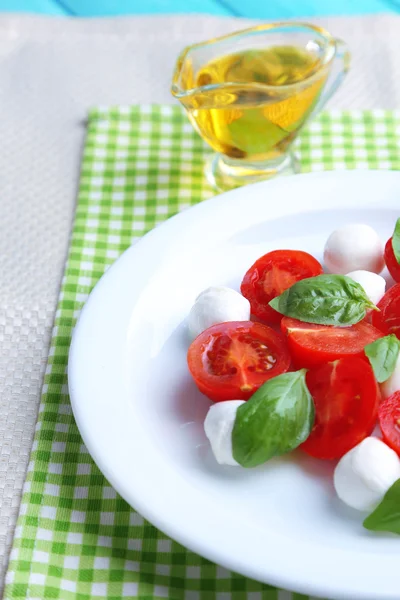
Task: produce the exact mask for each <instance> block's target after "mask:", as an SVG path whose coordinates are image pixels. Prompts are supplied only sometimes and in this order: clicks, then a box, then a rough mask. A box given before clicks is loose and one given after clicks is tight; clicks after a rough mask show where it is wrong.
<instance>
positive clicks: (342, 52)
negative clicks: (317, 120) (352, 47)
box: [313, 38, 351, 116]
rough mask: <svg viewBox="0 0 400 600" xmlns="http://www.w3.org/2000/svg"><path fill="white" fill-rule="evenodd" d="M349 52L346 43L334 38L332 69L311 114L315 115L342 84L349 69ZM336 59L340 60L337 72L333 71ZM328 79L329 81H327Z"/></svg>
mask: <svg viewBox="0 0 400 600" xmlns="http://www.w3.org/2000/svg"><path fill="white" fill-rule="evenodd" d="M350 56H351V55H350V52H349V49H348V47H347V44H345V42H343V40H340V39H339V38H336V39H335V56H334V57H333V61H332V71H331V74H330V75H329V78H328V82H327V84H328V85H327V86H326V88H325V89H324V90H323V92H322V94H321V96H320V98H319V100H318V102H317V105H316V107H315V108H314V111H313V116H315V115H317V114H318V113H319V112H320V111H321V110H322V109H323V108H324V106H325V104H326V103H327V102H328V100H330V98H332V96H333V95H334V93H335V92H336V90H337V89H338V88H339V87H340V86H341V85H342V82H343V79H344V78H345V77H346V75H347V73H348V71H349V69H350ZM338 60H339V61H340V62H341V68H340V70H339V72H337V73H335V72H334V69H335V64H336V65H337V63H338ZM329 80H331V82H330V83H329Z"/></svg>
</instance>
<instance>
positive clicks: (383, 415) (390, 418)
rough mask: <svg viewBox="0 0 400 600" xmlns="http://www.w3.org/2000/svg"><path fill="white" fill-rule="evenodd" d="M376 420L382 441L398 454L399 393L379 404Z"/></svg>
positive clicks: (399, 449) (399, 436) (399, 447)
mask: <svg viewBox="0 0 400 600" xmlns="http://www.w3.org/2000/svg"><path fill="white" fill-rule="evenodd" d="M378 419H379V425H380V426H381V429H382V434H383V439H384V440H385V442H386V443H387V445H388V446H390V447H391V448H393V450H395V451H396V452H397V454H400V391H399V392H395V393H394V394H392V395H391V396H389V398H387V399H386V400H383V401H382V402H381V403H380V405H379V409H378Z"/></svg>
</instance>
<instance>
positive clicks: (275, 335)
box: [187, 218, 400, 534]
mask: <svg viewBox="0 0 400 600" xmlns="http://www.w3.org/2000/svg"><path fill="white" fill-rule="evenodd" d="M324 264H325V267H326V270H327V272H324V269H323V267H322V265H321V264H320V263H319V262H318V261H317V260H316V259H315V258H314V257H313V256H311V255H310V254H308V253H307V252H303V251H301V250H274V251H272V252H268V254H265V256H262V257H261V258H259V259H258V260H257V261H256V262H255V263H254V264H253V265H252V266H251V267H250V268H249V270H248V271H247V273H245V275H244V277H243V280H242V283H241V287H240V292H241V293H239V292H238V291H236V290H234V289H230V288H227V287H224V286H220V287H210V288H208V289H206V290H204V291H203V292H202V293H201V294H200V295H199V296H198V298H197V299H196V301H195V303H194V305H193V307H192V309H191V311H190V313H189V315H188V319H187V321H188V330H189V334H190V336H191V340H192V342H191V345H190V347H189V350H188V355H187V360H188V367H189V371H190V373H191V375H192V377H193V379H194V382H195V383H196V385H197V387H198V389H199V390H200V392H202V393H203V394H205V395H206V396H207V397H208V398H209V399H210V400H212V401H213V404H212V405H211V407H210V409H209V412H208V414H207V416H206V419H205V422H204V429H205V433H206V436H207V438H208V439H209V441H210V444H211V448H212V451H213V453H214V456H215V458H216V460H217V461H218V462H219V463H220V464H225V465H231V466H241V467H247V468H251V467H256V466H258V465H261V464H263V463H265V462H267V461H268V460H270V459H271V458H273V457H276V456H281V455H283V454H286V453H288V452H290V451H292V450H294V449H295V448H300V449H301V450H302V451H304V452H306V453H307V454H309V455H311V456H313V457H315V458H317V459H323V460H337V461H338V462H337V465H336V467H335V471H334V486H335V489H336V492H337V494H338V496H339V498H340V499H341V500H343V502H345V503H346V504H348V505H349V506H351V507H353V508H355V509H358V510H361V511H369V512H371V511H372V512H371V514H370V515H369V516H368V517H367V518H366V519H365V521H364V526H365V527H367V528H368V529H372V530H377V531H391V532H395V533H399V534H400V458H399V455H400V218H399V219H398V221H397V223H396V226H395V229H394V233H393V236H392V237H391V238H390V239H389V240H388V241H387V243H386V246H385V247H383V244H382V243H381V240H380V239H379V237H378V235H377V233H376V232H375V231H374V230H373V229H372V228H371V227H370V226H368V225H358V224H356V225H348V226H345V227H342V228H340V229H338V230H336V231H334V232H333V233H332V234H331V235H330V236H329V238H328V240H327V242H326V245H325V249H324ZM385 264H386V266H387V268H388V270H389V272H390V274H391V276H392V277H393V279H394V280H395V282H397V283H395V284H394V285H393V286H392V287H390V289H389V290H388V291H386V281H385V279H384V278H383V277H382V276H381V275H380V273H381V272H382V270H383V269H384V267H385ZM377 424H378V425H379V428H380V430H379V433H375V434H374V431H377V430H376V429H375V428H376V425H377Z"/></svg>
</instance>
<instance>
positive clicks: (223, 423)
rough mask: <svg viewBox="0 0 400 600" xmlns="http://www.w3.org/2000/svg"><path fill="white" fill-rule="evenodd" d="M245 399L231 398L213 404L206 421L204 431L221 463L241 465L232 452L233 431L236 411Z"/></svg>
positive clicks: (234, 465) (233, 465) (217, 459)
mask: <svg viewBox="0 0 400 600" xmlns="http://www.w3.org/2000/svg"><path fill="white" fill-rule="evenodd" d="M242 404H244V400H229V401H227V402H217V404H213V405H212V406H211V407H210V409H209V411H208V413H207V416H206V418H205V421H204V431H205V432H206V436H207V437H208V439H209V440H210V444H211V448H212V451H213V453H214V456H215V458H216V461H217V462H218V463H219V464H220V465H230V466H232V467H237V466H239V463H237V462H236V460H235V459H234V458H233V454H232V431H233V426H234V424H235V419H236V411H237V409H238V408H239V406H241V405H242Z"/></svg>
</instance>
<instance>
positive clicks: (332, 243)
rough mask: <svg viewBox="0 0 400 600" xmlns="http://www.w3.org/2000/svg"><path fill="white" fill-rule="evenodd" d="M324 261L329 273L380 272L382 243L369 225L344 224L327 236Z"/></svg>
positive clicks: (381, 266)
mask: <svg viewBox="0 0 400 600" xmlns="http://www.w3.org/2000/svg"><path fill="white" fill-rule="evenodd" d="M324 261H325V265H326V267H327V268H328V269H329V271H330V272H331V273H342V274H344V273H349V272H350V271H359V270H362V271H372V273H380V272H381V271H382V269H383V267H384V265H385V263H384V259H383V245H382V242H381V240H380V239H379V237H378V234H377V233H376V231H374V230H373V229H372V227H370V226H369V225H357V224H356V225H346V226H345V227H341V228H340V229H336V231H334V232H333V233H331V235H330V236H329V238H328V240H327V242H326V244H325V250H324Z"/></svg>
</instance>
